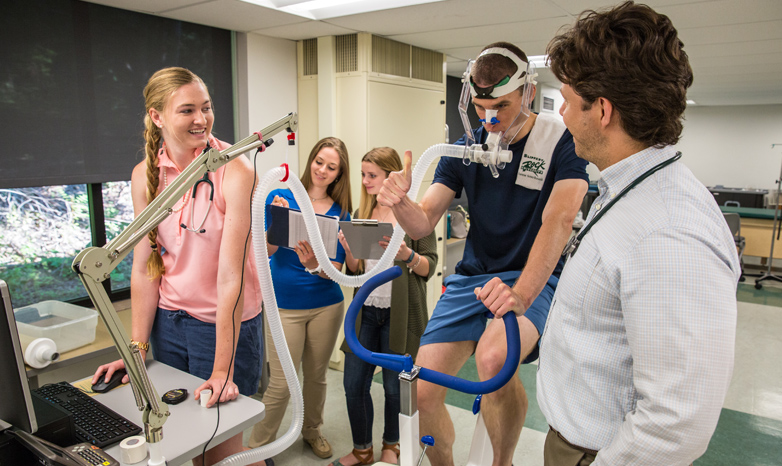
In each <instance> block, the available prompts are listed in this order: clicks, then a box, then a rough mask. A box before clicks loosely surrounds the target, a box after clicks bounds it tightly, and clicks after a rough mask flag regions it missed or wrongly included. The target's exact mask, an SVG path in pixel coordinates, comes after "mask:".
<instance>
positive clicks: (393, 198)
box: [377, 150, 413, 207]
mask: <svg viewBox="0 0 782 466" xmlns="http://www.w3.org/2000/svg"><path fill="white" fill-rule="evenodd" d="M412 165H413V153H412V152H410V151H409V150H408V151H405V160H404V168H403V169H402V171H399V172H391V173H390V174H389V175H388V178H386V179H385V181H383V187H382V188H380V193H378V195H377V202H378V204H380V205H382V206H385V207H394V206H396V205H399V203H400V202H402V200H403V199H404V198H405V197H406V196H407V193H408V192H409V191H410V185H411V184H412V178H413V175H412V169H411V167H412Z"/></svg>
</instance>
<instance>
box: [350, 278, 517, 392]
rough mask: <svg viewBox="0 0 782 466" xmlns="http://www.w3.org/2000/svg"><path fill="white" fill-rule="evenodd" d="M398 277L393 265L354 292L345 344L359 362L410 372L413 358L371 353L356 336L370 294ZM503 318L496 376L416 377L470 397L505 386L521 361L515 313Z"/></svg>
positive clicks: (425, 374) (423, 373)
mask: <svg viewBox="0 0 782 466" xmlns="http://www.w3.org/2000/svg"><path fill="white" fill-rule="evenodd" d="M400 275H402V269H400V268H399V267H398V266H394V267H391V268H390V269H388V270H384V271H383V272H380V273H379V274H377V275H375V276H374V277H372V278H370V279H369V280H367V282H366V283H365V284H364V286H362V287H361V288H359V290H358V292H356V296H355V297H354V298H353V302H351V303H350V306H349V307H348V312H347V315H346V316H345V341H346V342H347V343H348V347H349V348H350V350H351V351H353V354H355V355H356V356H358V358H359V359H361V360H362V361H365V362H367V363H369V364H375V365H377V366H380V367H383V368H385V369H390V370H393V371H397V372H409V371H411V370H412V369H413V358H412V357H410V355H404V356H403V355H398V354H383V353H373V352H371V351H369V350H368V349H366V348H364V347H363V346H361V343H359V341H358V337H357V336H356V318H357V317H358V313H359V311H360V310H361V308H362V307H363V306H364V301H366V299H367V297H368V296H369V294H370V293H372V291H373V290H374V289H375V288H377V287H378V286H380V285H382V284H384V283H386V282H389V281H391V280H393V279H395V278H397V277H399V276H400ZM502 318H503V321H504V322H505V337H506V340H507V342H508V352H507V357H506V359H505V364H504V365H503V366H502V369H500V371H499V372H498V373H497V375H495V376H494V377H492V378H491V379H489V380H485V381H483V382H473V381H470V380H465V379H462V378H459V377H455V376H452V375H448V374H443V373H442V372H438V371H435V370H432V369H426V368H424V367H422V368H421V371H420V372H419V375H418V376H419V377H420V378H421V379H423V380H426V381H427V382H431V383H434V384H437V385H441V386H443V387H446V388H452V389H454V390H458V391H460V392H464V393H469V394H472V395H480V394H486V393H491V392H493V391H496V390H498V389H500V388H501V387H502V386H503V385H505V384H506V383H508V381H509V380H510V379H511V377H513V375H514V374H515V373H516V368H518V367H519V361H520V360H521V341H520V335H519V323H518V321H517V320H516V314H514V313H513V312H509V313H507V314H505V315H504V316H502Z"/></svg>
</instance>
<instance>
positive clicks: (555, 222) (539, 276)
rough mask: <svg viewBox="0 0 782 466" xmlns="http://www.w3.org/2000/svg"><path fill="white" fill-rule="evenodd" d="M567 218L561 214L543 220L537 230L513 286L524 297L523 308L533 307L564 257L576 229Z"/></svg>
mask: <svg viewBox="0 0 782 466" xmlns="http://www.w3.org/2000/svg"><path fill="white" fill-rule="evenodd" d="M568 218H569V217H568V216H567V215H561V216H558V217H557V218H551V219H549V220H547V221H544V222H543V225H541V227H540V231H538V235H537V237H536V238H535V242H534V243H533V245H532V249H531V250H530V253H529V257H528V258H527V263H526V265H525V266H524V270H523V271H522V272H521V276H520V277H519V279H518V280H517V281H516V284H515V285H513V291H515V292H516V293H517V294H519V295H520V296H521V297H522V300H523V304H524V309H528V308H529V307H530V306H531V305H532V302H533V301H535V298H537V297H538V294H540V292H541V290H543V287H544V286H546V282H548V279H549V277H551V273H552V272H553V271H554V267H556V266H557V262H559V258H560V257H561V256H562V250H563V249H564V248H565V245H566V244H567V241H568V238H570V233H571V231H572V229H573V222H572V219H571V220H570V221H568Z"/></svg>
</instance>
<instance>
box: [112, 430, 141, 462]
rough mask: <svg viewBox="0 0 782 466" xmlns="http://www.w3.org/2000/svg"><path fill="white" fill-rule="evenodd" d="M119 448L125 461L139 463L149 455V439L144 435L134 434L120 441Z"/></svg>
mask: <svg viewBox="0 0 782 466" xmlns="http://www.w3.org/2000/svg"><path fill="white" fill-rule="evenodd" d="M119 450H120V455H121V456H120V458H121V460H122V462H123V463H127V464H133V463H138V462H140V461H143V460H144V459H145V458H146V457H147V441H146V440H145V439H144V436H142V435H134V436H133V437H128V438H126V439H125V440H123V441H122V442H120V444H119Z"/></svg>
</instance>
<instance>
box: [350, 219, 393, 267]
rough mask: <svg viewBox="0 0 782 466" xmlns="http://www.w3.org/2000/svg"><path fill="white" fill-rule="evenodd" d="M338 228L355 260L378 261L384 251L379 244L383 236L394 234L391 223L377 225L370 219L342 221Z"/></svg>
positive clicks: (377, 223)
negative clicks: (340, 229)
mask: <svg viewBox="0 0 782 466" xmlns="http://www.w3.org/2000/svg"><path fill="white" fill-rule="evenodd" d="M339 226H340V228H342V233H343V234H344V235H345V239H346V240H347V242H348V245H349V246H350V252H351V253H353V257H355V258H356V259H380V257H381V256H382V255H383V253H384V252H386V250H385V249H383V247H382V246H380V244H379V242H380V241H383V237H384V236H391V235H392V234H393V233H394V225H392V224H391V223H379V222H378V221H377V220H372V219H369V220H361V219H356V220H351V221H349V222H348V221H342V222H339Z"/></svg>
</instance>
